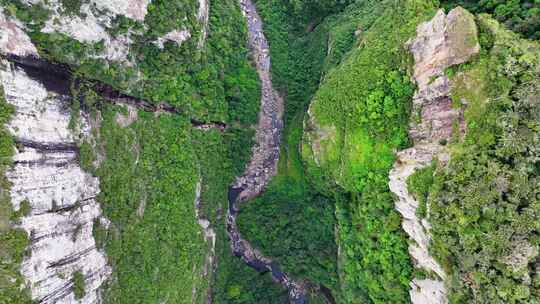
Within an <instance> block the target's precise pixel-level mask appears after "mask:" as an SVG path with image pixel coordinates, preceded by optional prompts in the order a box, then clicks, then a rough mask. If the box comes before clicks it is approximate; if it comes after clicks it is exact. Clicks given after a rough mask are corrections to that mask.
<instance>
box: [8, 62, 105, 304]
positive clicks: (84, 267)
mask: <svg viewBox="0 0 540 304" xmlns="http://www.w3.org/2000/svg"><path fill="white" fill-rule="evenodd" d="M0 81H1V84H2V86H3V87H4V91H5V97H6V101H7V102H8V103H10V104H12V105H13V106H14V107H15V114H14V116H13V119H12V120H11V122H10V123H9V125H8V126H7V127H8V130H9V131H10V132H11V134H12V135H13V136H14V138H15V140H16V142H17V149H16V153H15V156H14V158H13V160H14V166H13V167H12V168H11V169H10V170H9V171H8V172H7V174H6V176H7V178H8V179H9V181H10V182H11V183H12V187H11V198H12V203H13V206H14V209H15V210H17V209H19V208H20V206H21V204H22V203H23V202H27V203H29V205H30V207H31V211H30V214H28V215H26V216H24V217H23V218H22V220H21V223H20V226H21V228H23V229H24V230H25V231H26V232H27V233H28V235H29V240H30V246H29V248H28V251H29V254H28V255H27V256H26V258H25V259H24V262H23V265H22V270H21V272H22V274H23V276H24V278H25V280H26V281H27V284H28V286H29V287H30V289H31V294H32V298H33V299H34V300H36V301H38V302H40V303H96V302H99V300H100V292H99V287H100V286H101V284H102V283H103V282H104V281H105V280H106V279H107V277H108V276H109V275H110V273H111V268H110V267H109V266H108V265H107V261H106V257H105V255H104V253H103V252H101V251H100V250H98V249H97V248H96V244H95V241H94V238H93V236H92V229H93V223H94V220H95V219H97V218H100V217H101V209H100V207H99V204H98V202H97V201H96V199H95V198H96V195H97V194H98V193H99V181H98V180H97V179H96V178H94V177H92V176H91V175H89V174H88V173H86V172H84V171H83V170H82V169H81V168H80V166H79V164H78V153H79V151H78V148H77V144H76V141H77V137H78V136H79V134H74V132H73V131H72V130H71V129H70V128H69V127H68V126H69V124H70V108H69V106H68V103H67V97H65V96H61V95H58V94H56V93H53V92H50V91H47V89H45V87H44V86H43V85H42V84H41V83H40V82H38V81H36V80H33V79H31V78H30V77H29V76H28V75H27V74H26V73H25V72H24V71H23V70H21V69H18V68H14V67H12V66H10V64H9V63H8V62H6V61H2V63H1V68H0ZM81 117H83V116H81ZM87 131H88V127H87V124H86V123H85V121H84V119H83V121H82V124H81V128H80V132H82V133H85V132H87ZM75 272H81V273H82V274H83V276H84V285H85V295H84V297H83V298H81V299H75V294H74V292H73V285H74V283H73V280H72V278H73V274H74V273H75Z"/></svg>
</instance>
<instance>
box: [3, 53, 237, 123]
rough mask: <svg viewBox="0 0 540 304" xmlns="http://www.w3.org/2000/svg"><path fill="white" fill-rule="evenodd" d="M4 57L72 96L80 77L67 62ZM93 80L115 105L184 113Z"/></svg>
mask: <svg viewBox="0 0 540 304" xmlns="http://www.w3.org/2000/svg"><path fill="white" fill-rule="evenodd" d="M5 57H6V59H7V60H8V61H10V62H12V63H13V64H14V65H15V66H16V67H18V68H21V69H23V70H24V71H25V72H26V74H27V75H28V76H30V77H31V78H33V79H36V80H39V81H40V82H41V83H42V84H43V86H44V87H45V88H46V89H47V90H49V91H52V92H56V93H58V94H60V95H64V96H69V95H70V94H71V92H70V87H71V85H72V83H73V84H75V86H77V85H78V80H76V79H74V77H73V72H72V71H71V69H70V67H69V66H67V65H63V64H58V63H52V62H49V61H46V60H44V59H41V58H36V57H33V56H27V57H21V56H17V55H12V54H9V55H6V56H5ZM90 82H91V83H92V84H93V89H94V90H95V91H96V92H97V93H98V94H99V95H100V96H101V97H102V98H103V99H105V100H106V101H108V102H111V103H114V104H125V105H130V106H133V107H136V108H137V109H141V110H143V111H146V112H165V113H172V114H181V113H182V112H183V111H182V110H181V109H178V108H176V107H175V106H173V105H171V104H170V103H168V102H164V101H163V102H159V103H157V104H156V103H152V102H149V101H147V100H144V99H141V98H137V97H133V96H130V95H127V94H124V93H121V92H120V91H118V90H116V89H114V88H113V87H112V86H110V85H108V84H105V83H103V82H100V81H97V80H90ZM190 122H191V125H192V126H193V127H194V128H196V129H201V130H209V129H217V130H220V131H224V130H225V129H227V124H226V123H224V122H220V121H210V122H205V121H200V120H198V119H194V118H191V119H190Z"/></svg>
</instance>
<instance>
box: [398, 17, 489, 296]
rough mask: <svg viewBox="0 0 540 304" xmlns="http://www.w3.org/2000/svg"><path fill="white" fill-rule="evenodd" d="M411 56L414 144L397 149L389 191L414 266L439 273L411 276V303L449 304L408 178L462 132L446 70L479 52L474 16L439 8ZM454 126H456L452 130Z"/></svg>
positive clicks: (420, 32)
mask: <svg viewBox="0 0 540 304" xmlns="http://www.w3.org/2000/svg"><path fill="white" fill-rule="evenodd" d="M408 47H409V50H410V51H411V53H412V54H413V56H414V59H415V65H414V80H415V81H416V83H417V85H418V89H417V91H416V93H415V96H414V100H413V116H414V113H418V115H419V117H413V118H412V119H411V128H410V130H409V136H410V137H411V139H412V140H413V142H414V146H413V147H412V148H409V149H406V150H403V151H400V152H399V153H398V154H397V158H398V159H397V161H396V163H395V164H394V167H393V169H392V171H391V172H390V182H389V186H390V190H391V191H392V192H393V193H394V194H395V195H396V196H397V201H396V205H395V206H396V209H397V210H398V211H399V212H400V213H401V215H402V216H403V223H402V227H403V230H405V232H406V233H407V234H408V235H409V237H410V239H411V240H412V241H413V242H412V243H411V244H410V245H409V254H410V255H411V257H412V259H413V261H414V264H415V267H418V268H421V269H423V270H426V271H428V272H431V273H434V274H436V276H437V277H438V278H430V279H413V281H412V282H411V290H410V296H411V301H412V302H413V303H415V304H428V303H429V304H431V303H433V304H440V303H447V301H448V300H447V296H446V288H445V286H444V280H445V278H446V275H445V273H444V270H443V269H442V267H441V266H440V265H439V263H438V262H437V261H435V259H434V258H433V257H432V256H431V255H430V254H429V250H428V248H429V243H430V240H431V236H430V234H429V230H430V225H429V222H428V220H429V218H427V219H420V218H418V216H417V214H416V209H417V208H418V202H417V201H416V199H415V198H414V197H413V196H412V195H411V193H409V190H408V189H407V178H408V177H409V176H411V175H412V174H413V173H414V172H415V171H416V170H418V169H420V168H423V167H425V166H427V165H429V164H430V163H431V162H432V160H433V158H434V157H437V158H438V159H439V160H442V161H445V160H446V159H447V158H448V154H447V153H446V151H445V149H444V147H443V146H441V145H440V144H439V143H440V142H441V141H446V140H449V139H450V138H451V137H452V136H453V133H454V132H460V133H461V132H464V129H465V126H464V122H463V117H462V116H463V112H462V110H459V109H455V108H454V107H453V106H452V101H451V99H450V87H451V81H450V79H449V78H448V77H447V76H446V75H445V73H444V72H445V69H446V68H448V67H450V66H453V65H457V64H461V63H464V62H467V61H468V60H470V58H471V57H472V56H474V55H475V54H477V53H478V52H479V51H480V45H479V44H478V38H477V29H476V24H475V22H474V17H473V16H472V15H471V14H470V13H469V12H467V11H466V10H464V9H463V8H460V7H458V8H456V9H453V10H452V11H450V12H449V13H448V15H445V13H444V12H443V11H442V10H440V11H438V12H437V14H436V15H435V17H434V18H433V19H432V20H431V21H429V22H425V23H422V24H420V25H419V26H418V28H417V36H416V38H415V39H414V40H412V41H411V42H409V45H408ZM454 125H457V126H459V128H458V130H455V128H454Z"/></svg>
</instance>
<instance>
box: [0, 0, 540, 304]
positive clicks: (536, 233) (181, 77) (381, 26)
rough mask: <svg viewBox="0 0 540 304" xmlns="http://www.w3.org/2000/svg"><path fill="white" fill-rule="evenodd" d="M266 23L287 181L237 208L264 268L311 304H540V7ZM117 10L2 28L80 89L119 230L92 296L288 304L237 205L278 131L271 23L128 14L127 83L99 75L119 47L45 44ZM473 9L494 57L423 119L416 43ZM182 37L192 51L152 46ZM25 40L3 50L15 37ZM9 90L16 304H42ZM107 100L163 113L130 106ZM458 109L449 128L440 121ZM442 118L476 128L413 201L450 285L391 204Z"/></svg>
mask: <svg viewBox="0 0 540 304" xmlns="http://www.w3.org/2000/svg"><path fill="white" fill-rule="evenodd" d="M122 1H123V2H127V3H129V2H130V1H128V0H118V2H122ZM246 1H247V0H246ZM252 1H253V5H254V7H255V8H256V10H257V13H258V15H259V16H260V21H261V22H262V26H263V32H262V33H260V34H259V35H263V34H264V37H265V38H266V40H267V42H268V47H269V56H270V58H271V82H272V84H273V87H274V89H275V91H276V94H279V96H280V97H281V98H282V99H283V102H284V112H283V118H282V119H283V129H282V130H279V131H281V134H280V136H281V137H280V138H281V142H280V146H279V151H280V153H279V159H278V160H276V161H277V165H276V166H277V170H276V173H275V175H274V176H272V178H271V180H270V181H269V182H268V184H266V185H264V187H263V188H264V190H263V191H262V192H261V193H258V194H257V195H256V196H255V197H254V198H252V199H249V200H247V201H243V202H241V203H239V206H240V207H239V213H238V217H237V224H238V230H239V232H240V233H241V235H242V237H243V238H244V239H245V240H247V241H249V243H250V244H251V245H252V246H253V247H254V248H256V249H257V251H258V253H260V254H261V255H263V256H264V257H265V258H266V259H268V260H270V261H271V262H268V264H271V266H275V265H279V268H280V269H281V270H282V271H283V272H285V273H287V274H288V275H289V276H290V278H291V280H294V281H295V282H298V283H299V284H300V286H301V287H302V290H304V291H305V302H301V303H314V304H319V303H320V304H341V303H343V304H357V303H358V304H363V303H366V304H369V303H373V304H378V303H413V304H415V303H423V302H421V301H419V300H418V298H417V297H415V295H414V292H415V287H414V286H416V285H415V284H417V282H422V280H434V281H437V282H441V286H443V289H444V299H443V300H439V299H438V298H436V297H435V296H433V298H432V299H431V300H432V302H429V303H436V304H443V303H490V304H491V303H516V304H517V303H539V302H540V266H539V265H540V247H539V246H540V224H538V223H540V201H539V199H540V110H539V109H540V108H539V103H540V1H538V0H522V1H519V0H511V1H499V0H482V1H466V0H464V1H458V0H448V1H444V0H400V1H397V0H252ZM102 2H103V1H101V0H69V1H68V0H58V1H56V0H55V1H52V0H51V1H45V0H44V1H41V0H40V1H23V0H0V9H1V10H0V15H1V16H0V17H4V15H5V17H6V18H11V19H13V20H17V22H16V23H14V24H15V25H16V26H18V27H20V28H21V29H22V30H21V31H22V32H24V33H25V34H27V35H28V37H29V41H31V43H32V44H33V45H34V46H35V48H36V49H37V51H38V54H39V60H41V61H40V62H46V63H47V64H50V66H57V67H63V69H65V72H66V73H68V74H69V79H68V82H69V88H68V91H69V92H68V93H67V95H69V98H68V99H69V102H68V106H67V108H66V109H65V112H66V113H67V114H66V115H68V116H69V117H70V128H71V129H70V131H71V132H72V133H73V134H77V133H81V134H78V135H77V136H75V138H76V145H77V147H76V151H77V165H78V166H80V168H82V170H84V171H85V172H88V173H89V174H91V175H92V176H94V177H96V178H97V179H98V180H99V189H100V190H99V194H98V195H97V197H96V200H97V201H98V202H99V205H100V208H101V210H102V213H103V214H102V215H101V216H100V217H99V218H94V219H92V220H91V221H92V223H93V230H92V233H91V238H92V239H93V240H94V242H95V247H96V248H97V249H98V250H99V252H101V253H103V254H104V256H106V259H107V264H108V265H109V266H110V267H111V269H112V273H111V274H110V277H109V278H107V279H106V280H105V281H104V283H103V284H102V285H101V286H97V287H95V288H98V289H99V292H98V294H99V300H96V301H97V303H186V304H187V303H201V304H202V303H217V304H281V303H289V302H291V300H290V299H291V295H290V290H288V289H286V288H284V287H283V286H284V284H282V283H280V282H276V280H275V279H273V276H274V278H275V274H274V273H272V271H262V272H261V271H256V270H255V269H254V268H253V267H250V266H248V265H247V264H246V263H245V261H244V260H243V259H241V258H239V257H238V256H235V255H233V253H232V251H231V246H232V245H231V240H230V231H228V229H229V228H230V227H229V226H228V222H227V221H228V220H229V219H228V215H229V213H230V206H231V202H230V201H229V200H230V199H231V196H230V193H229V191H230V187H231V186H232V185H233V184H234V183H235V181H237V178H238V177H240V176H242V174H243V173H244V172H245V170H246V168H247V164H248V163H249V162H250V161H251V160H252V155H256V154H255V152H256V151H257V149H260V147H259V146H258V145H257V142H258V141H261V139H260V135H259V133H258V132H257V130H258V129H257V128H258V123H259V122H260V118H261V115H269V114H268V113H266V114H265V113H264V111H262V110H261V100H262V99H263V98H264V96H261V95H264V94H265V92H263V90H262V81H264V79H261V75H262V74H261V72H260V70H259V71H258V70H257V68H258V65H257V64H256V63H257V60H259V59H258V58H256V54H257V53H256V51H257V50H254V48H253V47H250V44H248V41H250V40H249V39H250V38H251V36H250V35H253V34H254V33H253V29H252V28H250V27H249V23H248V22H251V21H253V20H252V19H249V18H250V16H246V14H245V12H243V11H242V10H243V9H245V8H244V7H243V6H242V3H244V4H245V3H247V2H250V1H247V2H244V0H242V1H238V0H219V1H209V2H205V1H204V0H201V1H198V0H152V1H149V2H148V7H147V8H145V9H146V15H145V16H144V19H143V20H135V19H133V18H129V17H127V16H125V15H122V14H120V13H119V14H116V13H115V14H113V15H114V16H115V18H113V19H111V20H110V21H108V23H107V25H106V26H104V31H105V32H106V33H107V34H108V35H110V37H123V36H122V35H128V36H129V37H130V38H129V48H128V53H127V57H126V58H127V59H126V61H125V62H121V61H115V60H110V59H107V58H106V57H104V56H100V55H99V54H102V52H103V50H105V49H106V48H107V45H106V44H107V43H108V42H107V41H105V40H102V41H100V42H96V43H90V42H81V41H79V40H77V39H75V38H74V37H72V36H70V35H69V34H66V33H62V32H60V31H58V30H57V31H54V30H44V28H47V27H52V28H54V27H53V26H51V23H52V24H60V23H61V21H60V20H59V18H68V20H85V19H84V18H87V17H88V16H87V14H86V13H85V12H84V10H85V9H89V10H90V8H91V9H93V10H96V11H97V12H103V14H104V15H103V16H105V15H106V13H105V12H106V9H102V8H101V6H100V5H103V3H102ZM135 2H137V1H135ZM142 2H144V1H142ZM51 3H53V4H54V5H57V8H56V9H52V8H51ZM100 3H101V4H100ZM201 3H206V4H207V5H208V6H209V11H208V24H203V23H204V22H203V21H202V20H203V19H204V18H201V16H200V11H199V10H200V9H201V7H200V5H201ZM131 4H132V3H131ZM458 6H461V7H463V8H465V9H466V10H468V11H469V12H471V13H472V14H473V15H474V17H473V19H474V25H475V27H476V28H475V31H474V32H475V33H476V31H477V32H478V41H479V43H480V48H479V51H478V53H477V54H474V55H473V56H471V58H470V59H468V60H467V61H466V62H464V63H461V64H454V65H449V67H448V68H446V69H445V70H444V71H441V73H440V75H437V76H436V77H433V78H432V79H430V80H429V84H428V85H432V84H433V83H436V81H437V77H445V79H447V83H446V85H447V86H448V91H449V92H450V93H449V94H448V96H442V97H441V96H435V97H433V96H434V95H436V94H437V92H435V93H433V92H431V95H429V94H428V95H429V96H432V95H433V96H432V97H433V99H432V100H431V101H430V102H432V103H428V105H427V106H425V108H423V109H420V110H419V112H418V113H416V112H415V111H414V110H413V109H415V107H417V106H418V96H419V95H420V94H419V92H418V89H419V85H418V83H417V81H416V80H415V72H416V70H415V67H416V66H415V64H416V65H417V64H418V62H417V61H418V58H416V57H415V56H413V53H412V51H411V47H410V44H411V41H413V39H414V38H415V37H416V36H417V35H419V34H418V33H419V31H420V30H419V29H420V28H421V27H422V26H426V24H427V22H430V21H431V20H433V18H434V16H436V14H437V12H438V10H442V11H443V12H445V13H448V12H450V11H451V10H452V9H454V8H455V7H458ZM101 10H102V11H101ZM445 16H446V15H445ZM103 18H105V17H103ZM2 20H3V19H2V18H0V25H1V24H2V22H4V21H2ZM6 20H8V19H6ZM445 20H446V21H445V22H448V23H449V24H450V23H451V22H452V20H447V19H445ZM257 21H258V20H257ZM100 22H101V21H100ZM430 26H431V25H430ZM437 26H438V25H435V26H433V28H431V29H430V30H431V32H430V33H431V34H432V35H435V34H436V33H435V32H436V31H437V30H439V29H438V28H437ZM446 26H447V25H446V24H444V25H442V26H441V27H442V28H444V30H446ZM5 28H6V29H7V26H6V27H5ZM174 30H185V31H188V32H189V33H190V36H189V37H188V39H186V40H185V41H182V42H181V43H176V42H174V41H172V40H170V41H167V42H165V43H164V44H163V47H159V45H158V44H157V43H155V42H156V41H159V39H161V37H165V35H166V34H167V33H170V32H171V31H174ZM205 31H207V34H205ZM13 32H14V31H13ZM13 32H8V31H7V30H4V29H1V28H0V37H3V36H2V34H5V37H8V38H9V39H11V36H9V35H13V34H12V33H13ZM428 32H429V31H428ZM260 37H261V36H258V39H262V38H260ZM8 38H6V39H8ZM441 39H443V38H441ZM6 41H7V40H6ZM201 41H202V42H201ZM0 42H1V41H0ZM444 43H449V42H448V41H444V42H441V44H444ZM443 46H444V47H447V45H443ZM443 46H439V48H441V49H443ZM450 47H451V45H450ZM0 51H1V52H0V53H1V55H0V56H1V57H0V72H1V73H0V80H2V77H4V76H2V73H9V71H10V69H15V67H16V66H17V67H18V66H19V65H16V60H17V59H13V58H16V57H17V56H13V54H10V53H9V52H7V51H6V50H5V49H4V44H2V43H0ZM429 51H430V50H426V51H425V53H426V54H427V53H429ZM444 55H447V56H453V55H455V54H450V55H448V54H443V55H440V56H444ZM436 59H437V58H435V59H434V60H433V62H435V61H436ZM448 61H449V62H450V60H448ZM432 65H434V63H433V64H432ZM41 73H42V74H44V75H48V74H47V71H41ZM52 74H53V73H52V72H51V75H52ZM51 77H52V76H51ZM263 77H264V76H263ZM2 83H3V82H0V190H1V191H0V239H1V242H0V257H1V262H0V303H6V304H11V303H13V304H16V303H34V302H40V301H45V302H46V299H45V300H44V299H39V298H36V296H35V294H36V293H35V291H34V290H33V289H34V288H37V287H36V286H31V284H29V283H28V282H30V281H29V279H28V278H25V275H26V274H25V273H22V272H21V269H22V268H21V267H22V264H23V263H24V261H26V258H27V257H29V256H30V255H31V254H32V250H33V249H32V240H33V238H34V237H35V235H33V234H32V232H28V231H24V230H23V229H21V228H20V227H21V225H20V223H21V221H22V220H31V219H32V217H31V216H30V215H31V212H32V204H33V203H34V202H28V201H23V202H22V203H21V204H20V206H13V205H12V204H11V202H10V187H11V186H12V182H13V181H10V180H9V179H8V176H9V174H8V171H9V170H11V169H10V168H13V167H14V166H16V165H18V163H17V161H15V160H16V159H17V158H16V157H18V154H17V153H20V151H24V149H23V148H21V145H22V144H21V143H20V142H21V140H20V139H19V138H15V137H14V136H13V135H12V134H13V132H14V131H13V130H12V129H11V127H10V126H9V122H10V119H12V118H13V117H14V115H20V112H21V111H23V110H21V109H19V108H17V107H15V106H14V105H12V104H10V103H9V102H8V101H9V100H13V98H16V97H17V96H10V93H9V92H4V90H3V88H2ZM105 86H106V87H107V88H110V91H113V92H114V94H116V95H115V98H118V99H119V100H120V99H121V98H124V99H127V100H131V101H133V100H137V101H141V104H142V102H144V103H145V104H146V105H147V106H146V108H145V107H141V106H139V105H138V104H136V103H132V104H129V103H127V104H128V105H126V102H114V101H112V99H114V98H111V97H110V96H107V94H105V93H104V92H103V90H102V89H100V88H102V87H105ZM118 96H119V97H118ZM447 99H448V100H449V104H450V105H449V106H448V107H449V108H444V109H443V108H436V107H433V108H430V106H431V105H432V104H436V103H438V102H441V100H442V101H445V100H447ZM164 105H167V106H169V107H170V108H171V109H173V110H170V109H169V110H168V109H167V108H166V107H165V106H164ZM36 106H37V105H36ZM149 108H151V110H149ZM433 109H435V110H433ZM429 111H441V112H444V111H446V112H452V113H454V112H455V113H460V116H459V119H458V120H454V121H452V122H451V123H450V124H451V125H450V126H449V128H451V129H452V132H451V133H452V136H451V137H450V138H448V139H442V140H437V141H436V142H435V143H434V144H436V145H437V147H438V149H440V151H443V152H444V153H443V152H441V153H440V154H437V155H434V156H433V159H430V161H429V162H428V163H427V164H425V166H423V167H417V168H415V170H414V172H411V174H410V176H409V177H408V178H407V180H406V181H404V183H405V185H406V188H407V189H406V190H407V192H408V193H410V194H411V197H412V198H414V204H415V209H414V210H413V212H412V213H411V214H410V215H407V216H413V215H414V217H415V218H418V220H419V221H421V225H423V226H421V227H423V228H422V229H424V230H423V231H422V233H426V234H427V235H428V236H429V239H428V241H427V246H428V248H427V249H426V250H427V252H428V254H429V256H430V257H433V260H434V261H435V262H436V263H438V264H440V265H441V268H442V270H443V271H444V273H445V277H440V276H438V275H436V274H434V273H432V272H430V271H429V269H426V268H425V267H423V266H422V265H421V262H422V261H420V262H419V261H418V260H417V259H415V258H414V257H413V256H412V253H411V248H413V247H412V246H414V245H415V241H414V238H413V237H412V236H411V235H409V234H408V233H407V231H406V229H404V225H405V224H404V223H405V220H407V219H408V218H405V217H407V216H404V215H403V212H402V211H401V210H398V209H399V208H398V207H397V202H398V200H399V199H400V198H399V197H398V196H397V195H396V193H394V192H392V191H391V187H390V186H389V183H390V178H389V174H390V172H391V170H393V168H395V167H396V166H397V165H400V161H401V160H400V158H399V152H400V151H403V150H408V149H413V148H415V147H417V146H418V145H419V143H418V142H416V139H415V138H414V136H412V135H411V130H412V129H413V127H415V126H417V125H418V124H419V123H420V121H418V120H419V119H420V120H421V119H423V117H424V116H425V115H424V114H425V113H428V114H430V113H431V112H429ZM276 112H277V111H276ZM446 112H444V113H435V114H434V115H433V116H435V117H436V118H438V117H439V116H437V115H440V116H442V115H444V114H445V113H446ZM271 114H272V115H274V114H275V113H271ZM441 120H442V118H441ZM437 123H440V122H439V121H435V122H434V123H432V125H430V126H429V131H430V132H431V131H432V129H436V127H437V126H436V125H433V124H437ZM205 126H209V127H205ZM216 126H218V127H216ZM460 126H463V131H460ZM85 128H88V129H89V131H88V132H87V133H85V134H83V133H84V132H82V131H81V130H83V129H85ZM421 144H425V143H424V142H422V143H421ZM430 144H432V143H430ZM30 169H31V168H30ZM14 181H15V182H16V179H14ZM75 208H83V207H82V206H80V205H77V206H76V207H75ZM54 211H55V210H52V211H50V212H54ZM47 212H49V211H47ZM75 214H76V213H75V212H74V213H73V215H72V216H73V217H75ZM104 219H107V220H104ZM201 219H204V220H201ZM206 222H207V223H206ZM205 223H206V224H205ZM425 223H427V224H425ZM205 225H206V226H205ZM426 227H427V228H426ZM209 229H210V230H211V231H212V233H213V235H212V237H210V238H209V237H208V231H209ZM209 239H211V241H209ZM260 260H264V259H260ZM51 267H52V266H51ZM267 268H268V267H267ZM267 270H268V269H267ZM55 275H56V274H55V273H54V270H51V274H50V276H51V277H54V276H55ZM62 279H65V278H62ZM67 280H68V281H69V282H70V287H69V290H70V291H68V293H69V292H72V293H73V299H75V300H74V301H80V303H85V302H84V299H86V297H87V296H88V295H89V290H90V289H91V288H94V287H93V286H91V285H89V282H91V280H90V279H89V278H88V277H87V276H86V277H85V275H84V274H83V272H82V269H75V271H73V272H72V273H70V276H69V278H67ZM65 299H68V297H66V298H65ZM70 299H71V298H70ZM66 301H67V300H66ZM58 303H63V302H62V301H61V300H59V302H58ZM77 303H79V302H77ZM291 303H292V302H291Z"/></svg>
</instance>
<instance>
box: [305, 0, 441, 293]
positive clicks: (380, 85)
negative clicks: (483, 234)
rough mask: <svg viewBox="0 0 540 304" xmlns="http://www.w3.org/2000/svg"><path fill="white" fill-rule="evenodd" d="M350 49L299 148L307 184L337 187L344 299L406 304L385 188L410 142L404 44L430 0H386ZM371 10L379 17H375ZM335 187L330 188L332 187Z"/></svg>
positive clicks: (401, 241) (404, 260)
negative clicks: (398, 154)
mask: <svg viewBox="0 0 540 304" xmlns="http://www.w3.org/2000/svg"><path fill="white" fill-rule="evenodd" d="M378 6H379V7H378V9H374V10H371V11H370V14H371V15H370V16H371V18H372V19H371V23H369V24H367V26H364V27H361V28H360V29H361V30H362V31H361V33H360V37H359V40H358V42H357V44H356V47H355V48H354V49H353V50H352V51H351V52H350V53H349V54H348V55H347V56H346V59H345V60H343V61H342V62H341V64H340V65H339V66H338V67H337V68H336V69H334V70H332V71H331V72H330V73H329V74H328V75H327V77H326V79H325V81H324V82H323V83H322V85H321V87H320V89H319V90H318V92H317V94H316V95H315V98H314V99H313V101H312V104H311V107H310V118H309V119H308V120H307V121H306V123H307V124H308V126H309V127H308V128H309V129H307V132H306V133H305V135H304V138H305V141H304V145H303V146H302V153H303V157H304V159H305V160H306V161H307V163H308V164H309V166H308V169H309V170H308V172H309V174H310V177H311V178H312V180H315V181H318V184H319V185H321V186H322V187H323V189H324V188H329V187H330V186H331V184H330V185H329V182H328V181H330V183H331V182H332V181H335V182H337V185H338V188H339V189H340V192H342V193H343V194H344V195H341V196H340V199H339V200H338V202H337V207H336V208H337V211H336V215H337V220H338V243H339V245H340V247H341V249H342V252H341V260H340V261H339V263H340V279H341V287H342V292H343V299H344V302H346V303H350V302H364V301H367V302H374V303H398V302H408V298H409V297H408V289H409V280H410V279H411V275H412V268H411V265H410V261H409V256H408V252H407V243H406V241H405V237H404V235H403V233H402V232H401V228H400V222H401V220H400V217H399V215H398V214H397V213H396V211H395V210H394V202H393V197H392V195H391V194H390V191H389V189H388V172H389V170H390V168H391V166H392V164H393V162H394V151H395V149H397V148H402V147H404V146H406V145H407V144H408V137H407V128H408V120H409V111H410V102H411V99H412V93H413V86H412V84H411V83H410V82H409V80H408V79H409V77H408V75H407V70H408V67H409V63H408V62H409V61H408V60H409V55H408V53H407V51H406V50H405V42H406V41H407V40H408V39H409V38H410V37H412V36H413V35H414V33H415V29H416V26H417V25H418V24H419V23H420V22H421V21H423V20H427V19H428V18H429V17H430V16H431V15H432V14H433V12H434V6H433V4H431V3H430V2H428V1H401V2H399V3H397V2H394V1H385V2H382V3H379V4H378ZM373 12H378V13H379V14H378V15H375V16H373V15H372V14H373ZM333 187H335V186H333Z"/></svg>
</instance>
